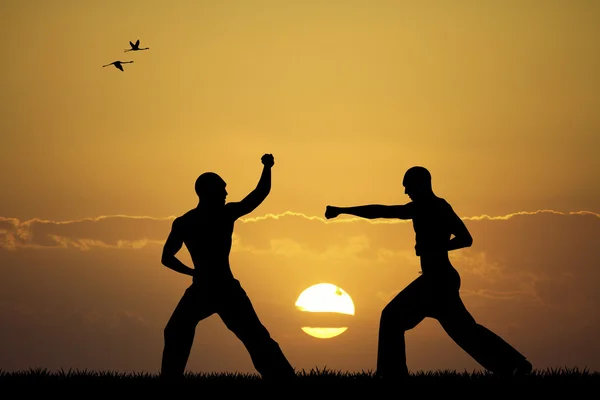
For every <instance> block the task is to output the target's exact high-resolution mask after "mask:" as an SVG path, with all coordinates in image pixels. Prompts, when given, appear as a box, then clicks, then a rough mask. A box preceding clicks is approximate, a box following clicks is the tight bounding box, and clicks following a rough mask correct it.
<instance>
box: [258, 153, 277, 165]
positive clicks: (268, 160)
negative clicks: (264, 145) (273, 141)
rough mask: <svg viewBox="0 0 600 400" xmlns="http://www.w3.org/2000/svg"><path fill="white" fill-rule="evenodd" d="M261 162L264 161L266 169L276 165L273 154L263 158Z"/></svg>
mask: <svg viewBox="0 0 600 400" xmlns="http://www.w3.org/2000/svg"><path fill="white" fill-rule="evenodd" d="M260 161H262V163H263V165H264V166H265V167H269V168H271V167H272V166H273V165H274V164H275V159H274V158H273V154H265V155H263V156H262V157H261V159H260Z"/></svg>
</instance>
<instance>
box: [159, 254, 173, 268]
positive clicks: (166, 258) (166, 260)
mask: <svg viewBox="0 0 600 400" xmlns="http://www.w3.org/2000/svg"><path fill="white" fill-rule="evenodd" d="M172 259H173V257H169V256H167V255H165V254H163V255H162V257H161V258H160V263H161V264H162V265H164V266H165V267H168V266H169V264H170V261H171V260H172Z"/></svg>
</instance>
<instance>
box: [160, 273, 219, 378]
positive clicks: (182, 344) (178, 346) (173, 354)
mask: <svg viewBox="0 0 600 400" xmlns="http://www.w3.org/2000/svg"><path fill="white" fill-rule="evenodd" d="M213 313H214V311H213V310H212V309H211V307H210V304H209V303H208V302H207V301H206V300H205V299H204V298H203V296H202V293H200V290H199V288H197V287H196V285H192V286H190V287H189V288H188V289H187V290H186V291H185V293H184V294H183V296H182V297H181V300H180V301H179V303H178V304H177V307H175V310H174V311H173V314H172V315H171V317H170V319H169V322H167V325H166V327H165V329H164V348H163V354H162V363H161V378H163V379H165V380H171V379H180V378H182V377H183V375H184V371H185V367H186V364H187V362H188V358H189V356H190V351H191V349H192V344H193V342H194V334H195V330H196V326H197V325H198V322H200V321H201V320H203V319H205V318H207V317H208V316H210V315H211V314H213Z"/></svg>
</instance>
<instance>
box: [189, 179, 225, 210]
mask: <svg viewBox="0 0 600 400" xmlns="http://www.w3.org/2000/svg"><path fill="white" fill-rule="evenodd" d="M226 186H227V183H225V181H224V180H223V178H221V177H220V176H219V175H218V174H216V173H214V172H205V173H203V174H201V175H200V176H199V177H198V179H196V183H195V184H194V190H195V191H196V194H197V195H198V197H199V198H200V201H201V202H202V204H207V205H217V204H221V205H222V204H225V198H226V197H227V190H225V187H226Z"/></svg>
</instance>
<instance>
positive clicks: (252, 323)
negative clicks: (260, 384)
mask: <svg viewBox="0 0 600 400" xmlns="http://www.w3.org/2000/svg"><path fill="white" fill-rule="evenodd" d="M226 293H227V297H226V298H225V299H224V301H223V303H222V304H220V305H219V308H218V311H217V313H218V314H219V316H220V317H221V319H222V320H223V322H224V323H225V325H226V326H227V328H229V330H231V331H232V332H233V333H234V334H235V335H236V336H237V337H238V338H239V339H240V340H241V341H242V343H243V344H244V346H245V347H246V349H247V350H248V353H249V354H250V358H251V360H252V363H253V364H254V367H255V368H256V370H257V371H258V373H260V375H261V376H262V377H263V379H267V380H271V379H292V378H295V377H296V372H295V371H294V368H293V367H292V366H291V364H290V363H289V361H288V360H287V358H286V357H285V355H284V354H283V352H282V351H281V348H280V347H279V344H278V343H277V342H276V341H275V340H274V339H273V338H272V337H271V335H270V334H269V331H268V330H267V328H265V327H264V325H263V324H262V323H261V322H260V319H259V318H258V315H257V314H256V311H255V310H254V306H253V305H252V302H251V301H250V299H249V298H248V295H247V294H246V292H245V291H244V289H243V288H242V287H241V286H240V284H239V282H237V281H236V282H235V283H234V284H233V286H232V287H231V288H230V289H229V290H227V292H226Z"/></svg>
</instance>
